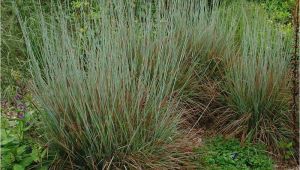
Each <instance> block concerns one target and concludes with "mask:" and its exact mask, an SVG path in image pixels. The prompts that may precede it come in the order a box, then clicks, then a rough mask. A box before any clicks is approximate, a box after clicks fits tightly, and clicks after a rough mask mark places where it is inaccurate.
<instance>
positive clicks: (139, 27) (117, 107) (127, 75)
mask: <svg viewBox="0 0 300 170" xmlns="http://www.w3.org/2000/svg"><path fill="white" fill-rule="evenodd" d="M222 2H224V3H218V2H217V1H215V2H212V1H206V0H199V1H194V0H187V1H182V0H177V1H172V3H170V1H143V0H133V1H119V0H113V1H107V0H100V1H94V0H91V1H79V0H75V1H73V0H72V1H52V2H42V4H39V3H35V2H34V1H32V3H30V5H29V6H30V7H28V8H26V9H23V8H22V5H20V4H19V3H20V2H17V3H12V4H13V7H14V10H15V11H14V12H15V14H14V15H16V16H17V18H18V20H19V24H20V26H21V28H20V29H21V30H22V32H23V35H22V36H23V38H22V37H20V35H18V34H16V35H17V37H18V39H20V40H22V41H20V42H19V45H17V46H20V48H21V49H20V52H19V51H18V50H16V53H20V56H22V58H23V59H22V60H24V61H25V60H26V61H27V57H26V56H25V53H24V52H25V50H24V49H23V47H22V45H23V44H24V42H25V45H26V49H27V51H26V55H28V57H29V58H28V65H29V66H30V69H29V71H28V72H27V70H26V68H27V65H24V68H25V69H24V68H23V67H22V68H20V69H17V70H19V71H15V67H18V66H10V65H9V64H10V63H11V61H10V60H8V59H9V56H10V55H17V54H13V53H12V51H14V50H13V49H16V48H17V49H18V47H13V46H11V45H9V44H11V43H13V42H14V41H13V40H10V37H11V36H10V35H11V34H12V33H13V32H17V33H19V32H20V29H19V28H16V30H15V31H14V30H13V29H12V28H11V27H9V26H7V25H5V28H8V27H9V29H6V33H7V34H6V36H5V37H4V39H3V40H2V39H1V41H3V42H5V48H3V49H2V48H1V54H4V56H5V57H6V58H5V60H4V61H5V62H4V64H2V63H1V64H2V65H1V69H2V68H4V71H2V70H1V72H5V74H11V75H12V76H11V77H14V78H13V79H14V80H13V79H12V78H11V80H9V81H6V79H5V83H6V84H17V86H21V88H19V90H17V91H22V90H26V91H27V90H28V89H27V88H26V86H23V85H21V84H26V83H24V82H27V81H21V80H23V79H21V78H23V75H20V74H19V73H20V72H22V73H24V72H26V74H28V73H30V74H31V75H30V76H28V77H31V78H32V82H30V89H29V90H30V92H32V93H33V96H34V100H33V101H34V103H35V105H36V106H38V107H39V108H41V112H40V115H39V119H40V121H38V122H39V123H38V125H39V127H38V128H39V129H40V130H41V131H39V133H40V132H42V134H43V137H45V139H44V140H45V141H47V142H46V143H45V146H47V147H48V149H49V155H51V157H48V158H50V160H49V161H52V158H54V160H53V163H52V164H51V167H50V168H54V169H55V168H65V169H71V168H75V169H151V168H152V169H167V168H170V167H172V168H175V169H183V168H187V169H189V168H196V167H195V166H197V164H194V162H191V161H192V159H191V158H192V157H193V156H195V154H196V155H197V154H202V155H206V157H205V156H204V157H203V159H202V158H201V161H202V163H204V164H201V165H200V167H202V166H204V167H210V168H225V169H226V168H227V169H230V168H245V169H247V168H249V169H251V168H254V169H255V168H256V169H270V168H272V166H273V165H272V162H271V161H270V159H269V158H267V157H266V156H265V153H264V152H263V151H261V150H260V149H261V148H259V147H257V146H256V145H251V144H250V143H249V142H253V143H256V142H258V143H264V144H266V145H268V149H269V151H271V152H272V153H276V154H278V153H281V154H284V153H285V152H287V151H288V156H289V157H290V155H291V148H292V147H291V145H293V143H291V142H290V141H291V139H292V133H291V128H290V127H289V121H290V115H289V103H288V102H289V100H290V94H289V91H288V88H289V83H288V82H289V81H288V80H289V78H290V77H289V76H290V75H289V69H288V67H289V65H288V64H289V60H290V52H291V39H290V36H289V35H290V34H287V33H286V32H282V30H281V29H278V28H277V27H274V25H275V24H273V23H272V22H270V21H269V18H268V14H267V13H265V11H264V10H263V8H261V7H258V6H257V4H256V3H249V2H246V1H238V2H237V1H230V2H229V1H222ZM7 4H8V3H5V5H6V7H7V6H8V5H7ZM26 4H27V3H25V4H24V5H26ZM28 4H29V3H28ZM28 4H27V5H28ZM10 7H11V6H10ZM29 9H30V10H29ZM28 11H32V12H31V15H29V14H28ZM7 13H9V10H8V11H7ZM15 19H16V18H13V19H12V20H11V23H12V25H13V23H15V22H16V21H15ZM23 41H24V42H23ZM2 56H3V55H2ZM2 56H1V59H2ZM12 61H13V63H16V62H15V61H14V60H12ZM17 65H18V64H17ZM1 79H2V77H1ZM12 80H13V81H12ZM20 82H22V83H20ZM28 84H29V83H28ZM7 87H8V88H6V85H5V88H1V91H5V92H6V91H8V92H9V91H13V92H12V93H15V92H14V91H16V90H15V89H16V87H15V86H14V87H13V88H11V87H10V86H7ZM5 89H6V90H5ZM7 89H8V90H7ZM6 94H7V95H6ZM7 96H9V94H8V93H5V97H7ZM1 101H2V100H1ZM3 101H4V100H3ZM12 102H14V99H13V98H12V99H11V100H8V103H12ZM1 109H2V108H1ZM202 118H205V119H203V120H204V121H201V119H202ZM206 118H208V119H206ZM23 120H25V119H23V118H22V119H20V122H23ZM206 120H210V121H206ZM8 121H11V122H15V120H11V119H8ZM199 122H200V125H199V124H198V123H199ZM208 122H212V123H214V124H213V126H209V123H208ZM190 124H192V127H190ZM198 125H199V126H206V125H207V127H210V128H213V130H217V132H218V133H222V134H224V135H229V136H235V137H237V138H238V139H239V140H240V141H242V143H245V141H247V142H246V145H247V146H246V147H241V146H239V143H238V142H237V141H236V140H230V141H229V142H223V139H220V140H219V139H217V140H215V141H213V142H212V143H215V144H212V145H211V144H209V143H208V144H207V147H204V149H203V150H201V149H200V150H201V151H200V150H197V151H196V152H195V153H192V148H193V147H194V146H193V145H194V144H193V143H192V141H193V140H192V139H188V137H191V136H193V135H194V134H191V132H193V128H195V127H196V126H198ZM17 126H22V123H17ZM22 127H23V126H22ZM24 128H25V129H26V127H25V126H24V127H23V129H24ZM7 131H10V130H9V128H7ZM186 131H188V133H186ZM6 137H9V135H8V136H6ZM22 142H23V141H22ZM22 142H21V144H18V146H17V147H19V146H20V147H21V148H22V147H23V144H25V145H32V146H35V143H31V142H30V144H29V143H28V142H23V143H22ZM38 142H40V140H39V141H38ZM38 142H36V143H38ZM3 146H4V145H1V149H2V147H3ZM8 147H10V145H9V146H8ZM39 149H40V148H39ZM39 151H40V152H41V149H40V150H39ZM237 152H238V153H237ZM236 153H237V154H236ZM22 154H25V157H26V159H27V157H30V156H29V155H30V154H29V155H28V153H27V152H25V151H24V152H22V153H21V154H20V155H21V157H22V156H24V155H22ZM40 154H41V153H40ZM52 154H54V155H52ZM232 154H234V158H232ZM249 154H252V155H254V157H253V158H252V157H250V156H249ZM236 155H237V156H236ZM25 157H24V158H25ZM215 157H217V158H215ZM29 159H31V163H32V164H37V163H40V162H41V159H42V156H41V157H39V159H34V160H33V159H32V158H28V160H29ZM259 159H262V161H260V160H259ZM1 161H2V158H1ZM20 162H22V160H21V159H18V160H16V161H15V162H13V163H15V164H20ZM208 164H211V166H210V165H208ZM26 167H28V165H27V164H26ZM197 168H199V167H197Z"/></svg>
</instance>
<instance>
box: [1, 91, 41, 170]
mask: <svg viewBox="0 0 300 170" xmlns="http://www.w3.org/2000/svg"><path fill="white" fill-rule="evenodd" d="M23 97H24V96H22V95H20V94H17V95H16V96H15V99H14V101H13V102H9V101H6V100H2V101H1V169H8V170H9V169H14V170H22V169H26V168H28V167H32V166H36V167H40V168H41V167H42V166H40V165H38V164H39V163H41V162H42V159H43V158H44V157H45V154H46V152H47V149H46V148H44V147H43V146H41V145H40V144H39V143H38V142H37V141H36V140H37V138H38V137H34V136H32V135H34V131H33V127H35V118H34V116H35V113H34V112H35V111H34V110H33V109H31V108H28V106H29V105H28V103H23V101H22V99H21V98H23ZM11 103H14V104H13V105H12V104H11ZM33 138H35V139H33Z"/></svg>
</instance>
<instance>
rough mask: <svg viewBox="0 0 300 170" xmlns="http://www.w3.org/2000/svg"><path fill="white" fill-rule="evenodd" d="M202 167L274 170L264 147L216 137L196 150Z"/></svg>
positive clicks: (210, 169) (209, 169) (215, 169)
mask: <svg viewBox="0 0 300 170" xmlns="http://www.w3.org/2000/svg"><path fill="white" fill-rule="evenodd" d="M196 153H198V154H199V159H200V160H199V161H200V165H202V166H203V169H207V170H218V169H220V170H222V169H230V170H238V169H243V170H247V169H249V170H250V169H252V170H272V169H273V168H274V166H273V161H272V159H271V158H270V157H269V156H268V154H267V152H266V151H265V148H264V147H263V146H262V145H255V144H250V143H245V144H243V145H241V144H240V143H239V141H238V140H236V139H224V138H222V137H215V138H213V139H210V140H207V141H206V142H205V144H204V146H202V147H200V148H198V149H196Z"/></svg>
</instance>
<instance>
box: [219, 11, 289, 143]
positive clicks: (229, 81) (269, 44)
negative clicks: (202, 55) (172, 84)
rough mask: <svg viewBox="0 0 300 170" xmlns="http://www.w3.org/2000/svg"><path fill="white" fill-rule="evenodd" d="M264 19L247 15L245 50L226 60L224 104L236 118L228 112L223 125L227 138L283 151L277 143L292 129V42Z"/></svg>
mask: <svg viewBox="0 0 300 170" xmlns="http://www.w3.org/2000/svg"><path fill="white" fill-rule="evenodd" d="M261 14H262V12H261V11H260V10H258V9H254V10H252V12H251V13H250V12H248V13H247V11H246V13H244V14H243V15H244V16H242V20H241V26H240V27H242V31H241V35H240V36H241V37H240V39H241V40H240V45H239V47H237V49H235V50H236V52H235V54H234V55H233V56H230V57H229V58H227V59H226V60H227V61H226V63H227V64H226V67H227V68H226V70H225V75H224V80H225V81H224V85H223V86H222V88H223V90H224V92H225V96H224V99H225V101H226V103H227V105H228V106H229V107H231V108H232V109H233V111H234V112H235V113H233V115H231V114H228V113H227V114H226V115H224V117H222V118H224V119H220V120H219V121H220V122H223V123H224V122H226V123H225V124H223V125H222V131H223V132H225V133H230V134H240V135H242V138H244V139H245V138H250V139H252V140H259V141H263V142H266V144H267V145H269V146H272V145H273V146H276V145H277V146H278V141H280V140H285V137H288V136H289V135H290V132H289V130H288V129H289V128H288V126H287V124H288V122H289V120H290V119H289V118H290V117H289V116H288V101H289V95H288V90H289V89H288V64H289V60H290V49H291V48H290V47H291V46H290V45H291V44H289V43H290V42H288V41H289V40H290V39H287V38H286V37H283V36H282V35H281V34H280V33H279V32H278V31H277V30H276V29H274V28H273V27H272V26H270V25H268V24H267V23H265V22H264V21H265V20H266V18H265V17H264V16H262V15H261ZM254 18H255V19H254ZM228 121H229V122H230V123H229V122H228ZM226 124H227V125H226ZM275 148H276V147H275Z"/></svg>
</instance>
